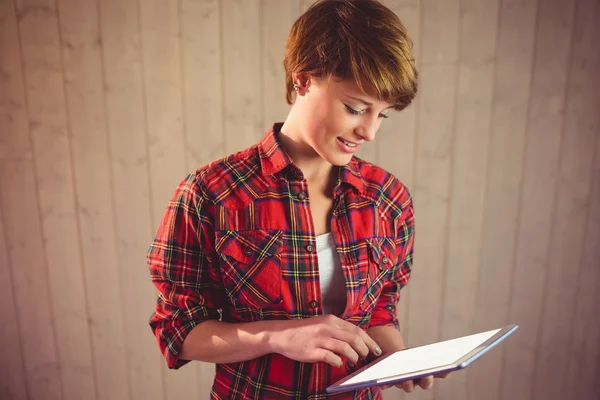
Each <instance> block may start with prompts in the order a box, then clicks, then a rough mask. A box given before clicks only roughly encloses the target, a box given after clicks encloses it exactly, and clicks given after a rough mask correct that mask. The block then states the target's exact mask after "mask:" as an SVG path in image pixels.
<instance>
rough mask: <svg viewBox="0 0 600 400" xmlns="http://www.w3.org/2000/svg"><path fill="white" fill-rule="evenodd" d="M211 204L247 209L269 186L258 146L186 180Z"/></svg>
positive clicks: (230, 156) (199, 171) (208, 166)
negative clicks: (263, 171) (258, 194)
mask: <svg viewBox="0 0 600 400" xmlns="http://www.w3.org/2000/svg"><path fill="white" fill-rule="evenodd" d="M186 179H187V180H188V182H189V183H190V184H191V185H193V186H194V187H195V188H196V190H197V191H198V192H199V193H201V194H202V196H203V197H204V198H205V199H206V200H208V201H209V202H211V203H214V204H218V205H222V206H226V207H228V208H244V207H245V206H246V205H248V204H249V203H250V202H251V201H253V200H255V198H256V194H257V193H260V192H261V191H262V190H261V189H264V188H265V187H266V186H268V182H267V180H266V179H265V178H264V177H263V175H262V170H261V163H260V156H259V154H258V145H253V146H251V147H249V148H246V149H244V150H241V151H238V152H236V153H233V154H231V155H228V156H226V157H223V158H220V159H217V160H215V161H212V162H210V163H208V164H206V165H204V166H202V167H200V168H197V169H196V170H195V171H193V172H192V173H191V174H190V175H188V177H187V178H186Z"/></svg>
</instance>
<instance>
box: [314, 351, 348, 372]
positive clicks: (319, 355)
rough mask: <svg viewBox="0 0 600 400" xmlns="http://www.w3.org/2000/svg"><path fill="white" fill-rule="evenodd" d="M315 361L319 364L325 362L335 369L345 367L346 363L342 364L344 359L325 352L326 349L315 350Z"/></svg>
mask: <svg viewBox="0 0 600 400" xmlns="http://www.w3.org/2000/svg"><path fill="white" fill-rule="evenodd" d="M314 361H315V362H318V361H321V362H324V363H326V364H329V365H331V366H333V367H337V368H340V367H342V366H343V365H344V363H343V362H342V359H341V358H340V357H339V356H337V355H335V354H334V353H332V352H331V351H329V350H325V349H315V351H314Z"/></svg>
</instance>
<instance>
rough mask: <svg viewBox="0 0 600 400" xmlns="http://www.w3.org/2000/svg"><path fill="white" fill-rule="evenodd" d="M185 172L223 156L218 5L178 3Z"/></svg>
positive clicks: (186, 0) (212, 2)
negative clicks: (179, 10)
mask: <svg viewBox="0 0 600 400" xmlns="http://www.w3.org/2000/svg"><path fill="white" fill-rule="evenodd" d="M180 14H181V40H182V43H181V51H182V60H183V61H182V63H183V78H182V79H183V88H184V89H183V90H184V100H183V103H184V115H185V130H186V131H185V138H186V144H185V151H186V152H187V158H186V159H187V162H188V165H187V167H186V168H187V169H188V170H192V169H194V168H198V167H200V166H202V165H204V164H207V163H209V162H210V161H213V160H216V159H218V158H221V157H223V156H224V155H225V148H224V144H225V143H224V136H223V93H222V87H223V76H222V71H221V64H222V62H223V60H222V54H221V37H220V36H221V35H220V31H221V23H220V19H221V17H220V14H219V2H218V1H217V0H208V1H203V2H198V1H193V0H182V1H181V13H180Z"/></svg>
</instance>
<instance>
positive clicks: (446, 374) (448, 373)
mask: <svg viewBox="0 0 600 400" xmlns="http://www.w3.org/2000/svg"><path fill="white" fill-rule="evenodd" d="M448 375H450V372H444V373H443V374H439V375H436V376H435V377H436V378H440V379H446V378H447V377H448Z"/></svg>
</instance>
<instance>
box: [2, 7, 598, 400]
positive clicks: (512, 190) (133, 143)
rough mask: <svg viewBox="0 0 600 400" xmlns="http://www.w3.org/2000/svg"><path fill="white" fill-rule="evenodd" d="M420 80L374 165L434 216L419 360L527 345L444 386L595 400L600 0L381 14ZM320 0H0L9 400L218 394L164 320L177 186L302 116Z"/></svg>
mask: <svg viewBox="0 0 600 400" xmlns="http://www.w3.org/2000/svg"><path fill="white" fill-rule="evenodd" d="M384 2H385V4H387V5H388V6H389V7H390V8H392V9H393V10H394V11H395V12H397V13H398V15H400V17H401V18H402V19H403V20H404V22H405V23H406V25H407V26H408V28H409V30H410V31H411V32H412V35H413V37H414V41H415V43H416V55H417V60H418V67H419V70H420V72H421V89H420V92H419V97H418V100H417V101H416V102H415V103H414V104H413V105H412V106H411V107H409V108H408V109H407V110H405V111H404V112H402V113H400V114H396V115H394V116H393V117H392V118H391V119H390V120H388V121H385V122H384V124H383V125H384V126H383V127H382V129H381V131H380V135H379V137H378V139H377V141H376V143H375V144H373V145H371V146H369V147H368V148H365V149H364V150H363V152H362V156H363V157H365V158H367V159H369V160H372V161H375V162H376V163H378V164H380V165H381V166H383V167H384V168H387V169H388V170H390V171H391V172H393V173H395V174H396V175H397V176H399V177H400V178H401V179H402V180H403V181H404V182H405V184H406V185H407V186H408V187H409V188H410V189H411V191H412V193H413V195H414V198H415V203H416V212H417V242H416V262H415V266H414V275H413V280H412V281H411V284H410V285H409V287H408V288H407V290H406V292H405V293H404V295H403V297H402V300H401V308H400V314H401V315H400V316H401V319H402V321H403V333H404V335H405V337H406V339H407V341H408V344H409V345H411V346H414V345H419V344H424V343H428V342H432V341H435V340H441V339H447V338H452V337H455V336H458V335H463V334H468V333H472V332H476V331H480V330H484V329H492V328H495V327H499V326H501V325H503V324H505V323H518V324H519V325H520V330H519V331H518V332H517V333H516V334H515V335H514V336H513V337H511V338H510V340H508V341H507V342H505V343H504V344H503V345H502V346H500V347H498V348H496V349H494V350H493V351H492V352H491V353H489V354H488V355H487V356H485V357H484V358H482V359H481V360H480V361H478V362H477V363H476V364H474V365H473V366H472V367H471V368H469V369H468V370H466V371H462V372H460V373H455V374H454V375H452V376H451V377H450V378H449V379H447V380H445V381H438V382H437V383H436V387H435V388H434V389H433V390H430V391H428V392H423V391H417V392H415V393H413V394H412V395H410V396H403V395H402V394H401V393H400V392H398V391H388V392H386V394H385V398H386V399H387V400H391V399H408V398H411V399H456V400H462V399H489V400H500V399H511V400H512V399H524V400H529V399H544V400H545V399H550V400H553V399H590V400H592V399H599V398H600V389H599V386H598V384H597V381H598V378H599V376H600V294H599V293H600V51H599V49H600V47H599V45H598V43H599V42H600V27H599V24H598V23H599V22H600V1H598V0H385V1H384ZM310 3H311V1H301V0H222V1H216V0H178V1H176V0H0V318H1V321H2V323H1V324H0V343H2V352H1V356H0V398H2V399H32V400H34V399H35V400H37V399H43V400H55V399H65V400H81V399H91V400H95V399H98V400H104V399H106V400H108V399H111V400H115V399H116V400H118V399H131V400H137V399H149V400H154V399H156V400H162V399H165V400H166V399H206V398H207V393H208V391H209V388H210V383H211V381H212V373H213V368H212V367H211V365H208V364H203V363H193V364H190V365H188V366H186V367H185V368H183V369H181V370H179V371H177V372H174V371H168V370H167V369H166V368H165V364H164V361H163V359H162V358H161V356H160V355H159V352H158V348H157V346H156V343H155V340H154V338H153V336H152V334H151V332H150V329H149V327H148V325H147V320H148V317H149V316H150V313H151V312H152V310H153V307H154V301H155V296H154V289H153V287H152V285H151V283H150V281H149V274H148V271H147V267H146V265H145V252H146V249H147V246H148V245H149V243H150V241H151V239H152V235H153V233H154V230H155V229H156V226H157V224H158V220H159V218H160V216H161V215H162V213H163V211H164V209H165V206H166V203H167V200H168V198H169V197H170V195H171V193H172V191H173V190H174V188H175V185H176V184H177V182H178V181H179V180H180V179H181V178H182V177H183V176H184V175H185V174H186V173H187V172H188V171H191V170H192V169H193V168H195V167H196V166H200V165H202V164H205V163H207V162H208V161H210V160H213V159H215V158H217V157H220V156H222V155H225V154H229V153H231V152H233V151H236V150H239V149H241V148H243V147H246V146H248V145H251V144H253V143H255V142H256V141H258V140H259V139H260V138H261V137H262V135H263V133H264V131H265V130H266V129H268V128H269V126H270V124H271V123H272V122H274V121H281V120H283V119H284V118H285V116H286V113H287V111H288V106H287V105H286V104H285V100H284V81H283V77H284V74H283V69H282V66H281V59H282V55H283V46H284V42H285V37H286V34H287V32H288V30H289V28H290V27H291V24H292V23H293V21H294V20H295V19H296V18H297V17H298V15H299V14H300V13H301V12H302V11H303V10H304V9H306V7H307V6H308V5H309V4H310Z"/></svg>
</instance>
